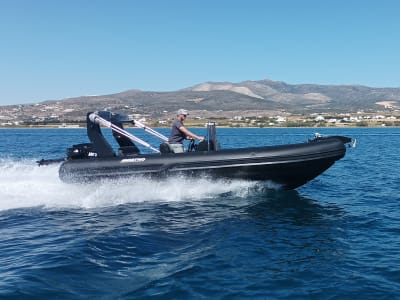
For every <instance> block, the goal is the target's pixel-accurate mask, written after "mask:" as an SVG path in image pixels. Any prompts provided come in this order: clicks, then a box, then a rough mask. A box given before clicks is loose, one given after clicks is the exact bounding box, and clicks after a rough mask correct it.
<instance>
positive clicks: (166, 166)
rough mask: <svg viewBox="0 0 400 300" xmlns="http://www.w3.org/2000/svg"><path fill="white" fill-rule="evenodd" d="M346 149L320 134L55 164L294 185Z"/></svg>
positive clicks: (104, 174) (70, 169)
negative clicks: (303, 139)
mask: <svg viewBox="0 0 400 300" xmlns="http://www.w3.org/2000/svg"><path fill="white" fill-rule="evenodd" d="M345 153H346V148H345V145H344V143H343V140H341V139H340V138H335V137H332V138H324V139H321V140H317V141H311V142H307V143H301V144H292V145H282V146H266V147H256V148H244V149H230V150H229V149H228V150H220V151H209V152H207V151H204V152H186V153H177V154H144V155H134V156H131V157H130V156H123V157H119V156H117V157H110V158H85V159H69V160H67V161H65V162H64V163H62V165H61V166H60V170H59V175H60V178H61V180H63V181H65V182H79V183H81V182H90V181H95V180H102V179H110V178H111V179H113V178H121V177H123V178H125V177H132V176H133V177H140V176H145V177H151V178H166V177H173V176H178V175H183V176H194V177H198V176H209V177H215V178H228V179H244V180H256V181H272V182H274V183H276V184H277V185H279V186H280V187H281V188H282V189H295V188H297V187H299V186H301V185H303V184H305V183H307V182H308V181H310V180H312V179H313V178H315V177H317V176H318V175H320V174H321V173H322V172H324V171H325V170H326V169H328V168H329V167H331V166H332V165H333V164H334V163H335V161H337V160H339V159H341V158H342V157H343V156H344V155H345Z"/></svg>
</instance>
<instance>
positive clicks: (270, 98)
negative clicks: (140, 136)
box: [1, 80, 400, 120]
mask: <svg viewBox="0 0 400 300" xmlns="http://www.w3.org/2000/svg"><path fill="white" fill-rule="evenodd" d="M181 107H184V108H186V109H188V110H190V111H192V112H196V113H197V114H199V115H203V116H206V117H210V116H219V117H230V116H232V115H234V114H236V113H237V112H249V113H250V112H253V113H260V112H263V113H264V114H275V113H276V112H278V111H280V112H282V111H285V112H289V113H297V114H298V113H301V114H309V113H314V112H318V113H322V112H332V113H340V112H356V111H361V110H362V111H371V112H372V111H380V110H384V109H397V108H399V107H400V88H373V87H367V86H360V85H316V84H287V83H285V82H281V81H272V80H260V81H244V82H240V83H231V82H206V83H201V84H198V85H195V86H192V87H188V88H185V89H182V90H177V91H173V92H150V91H140V90H128V91H124V92H121V93H117V94H110V95H103V96H84V97H77V98H69V99H63V100H49V101H43V102H40V103H37V104H30V105H18V106H3V107H1V112H2V113H1V115H3V116H4V114H5V112H6V111H8V110H9V109H13V111H14V113H15V114H18V115H19V116H20V117H29V116H32V115H35V116H40V115H43V114H45V113H46V112H47V114H49V113H51V114H55V115H57V116H58V117H59V118H60V119H75V120H77V119H81V118H82V117H84V116H85V114H86V112H87V111H93V110H103V109H109V110H113V111H125V112H129V113H138V114H145V115H148V116H151V117H154V118H160V117H162V116H165V115H171V113H172V112H174V111H176V110H177V109H179V108H181Z"/></svg>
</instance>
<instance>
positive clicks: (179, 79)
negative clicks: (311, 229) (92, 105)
mask: <svg viewBox="0 0 400 300" xmlns="http://www.w3.org/2000/svg"><path fill="white" fill-rule="evenodd" d="M0 43H1V44H0V105H8V104H22V103H35V102H40V101H44V100H50V99H63V98H67V97H76V96H82V95H103V94H111V93H115V92H120V91H124V90H128V89H140V90H147V91H172V90H177V89H181V88H185V87H189V86H192V85H195V84H198V83H202V82H206V81H230V82H241V81H245V80H261V79H266V78H268V79H272V80H279V81H284V82H287V83H292V84H295V83H316V84H361V85H367V86H374V87H400V54H399V53H400V1H397V0H380V1H378V0H376V1H372V0H371V1H368V0H325V1H321V0H274V1H272V0H259V1H258V0H246V1H245V0H242V1H239V0H226V1H225V0H219V1H218V0H141V1H139V0H137V1H136V0H126V1H124V0H115V1H111V0H109V1H101V0H96V1H95V0H93V1H92V0H65V1H64V0H0Z"/></svg>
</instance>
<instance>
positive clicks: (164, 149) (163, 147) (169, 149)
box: [160, 142, 184, 154]
mask: <svg viewBox="0 0 400 300" xmlns="http://www.w3.org/2000/svg"><path fill="white" fill-rule="evenodd" d="M160 152H161V153H163V154H165V153H183V152H184V148H183V144H170V143H168V142H164V143H162V144H160Z"/></svg>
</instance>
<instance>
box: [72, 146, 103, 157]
mask: <svg viewBox="0 0 400 300" xmlns="http://www.w3.org/2000/svg"><path fill="white" fill-rule="evenodd" d="M89 157H97V152H96V150H95V149H94V147H93V144H92V143H85V144H77V145H73V146H72V148H68V149H67V159H82V158H89Z"/></svg>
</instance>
